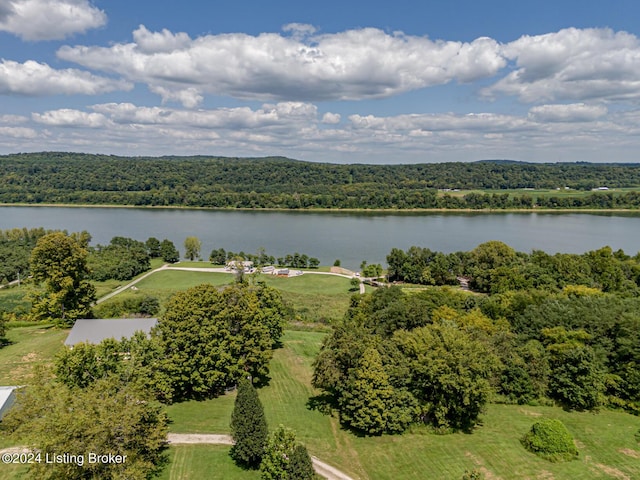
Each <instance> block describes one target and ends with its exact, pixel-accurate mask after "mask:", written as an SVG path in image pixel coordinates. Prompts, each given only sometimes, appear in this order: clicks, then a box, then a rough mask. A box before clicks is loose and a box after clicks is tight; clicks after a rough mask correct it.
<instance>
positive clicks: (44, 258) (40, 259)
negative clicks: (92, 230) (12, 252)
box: [29, 232, 96, 325]
mask: <svg viewBox="0 0 640 480" xmlns="http://www.w3.org/2000/svg"><path fill="white" fill-rule="evenodd" d="M87 254H88V253H87V250H86V249H85V248H84V247H83V246H82V245H81V244H80V242H78V241H77V240H76V239H74V238H73V237H71V236H69V235H66V234H64V233H62V232H55V233H50V234H48V235H45V236H43V237H41V238H40V239H39V240H38V242H37V244H36V246H35V247H34V249H33V251H32V252H31V258H30V260H29V263H30V266H31V275H32V276H33V281H34V282H35V283H36V284H41V285H43V287H44V290H36V291H34V292H32V293H31V295H30V299H31V302H32V309H31V318H33V319H35V320H44V319H54V320H56V321H57V322H58V323H59V324H61V325H71V324H72V323H73V321H74V320H76V319H77V318H82V317H89V316H90V315H91V304H92V303H93V302H94V301H95V299H96V290H95V287H94V286H93V285H91V284H90V283H89V281H88V280H87V278H88V276H89V270H88V268H87Z"/></svg>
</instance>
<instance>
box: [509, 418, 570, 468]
mask: <svg viewBox="0 0 640 480" xmlns="http://www.w3.org/2000/svg"><path fill="white" fill-rule="evenodd" d="M521 441H522V444H523V445H524V447H525V448H526V449H527V450H529V451H530V452H532V453H535V454H536V455H539V456H541V457H543V458H546V459H547V460H550V461H552V462H557V461H563V460H573V459H575V458H576V457H577V456H578V450H577V449H576V446H575V445H574V443H573V437H572V436H571V433H569V431H568V430H567V427H565V426H564V424H563V423H562V422H561V421H560V420H551V419H547V420H541V421H539V422H536V423H534V424H533V425H532V426H531V430H529V432H527V433H526V434H525V435H524V437H523V438H522V440H521Z"/></svg>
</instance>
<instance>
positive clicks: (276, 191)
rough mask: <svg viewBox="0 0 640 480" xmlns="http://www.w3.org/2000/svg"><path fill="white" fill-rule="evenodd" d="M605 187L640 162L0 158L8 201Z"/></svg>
mask: <svg viewBox="0 0 640 480" xmlns="http://www.w3.org/2000/svg"><path fill="white" fill-rule="evenodd" d="M602 186H606V187H609V188H619V187H636V186H640V166H638V165H615V164H575V163H571V164H569V163H559V164H533V163H525V162H517V161H513V160H485V161H481V162H471V163H437V164H410V165H366V164H364V165H363V164H352V165H344V164H329V163H312V162H303V161H298V160H291V159H288V158H283V157H265V158H229V157H209V156H190V157H176V156H170V157H161V158H151V157H149V158H147V157H119V156H110V155H88V154H78V153H63V152H42V153H29V154H15V155H5V156H0V202H3V203H33V204H37V203H74V204H116V205H166V206H173V205H175V206H178V205H183V206H201V207H217V208H398V209H404V208H479V207H477V205H484V204H485V203H486V202H485V200H484V199H481V201H480V203H478V200H477V198H475V197H474V201H473V205H474V206H472V207H469V204H467V203H466V200H464V201H463V199H450V198H445V200H442V199H441V197H442V195H438V192H437V191H438V189H441V190H444V189H446V190H472V189H473V190H476V189H477V190H486V189H492V190H506V189H524V188H527V189H555V188H560V189H563V190H564V187H570V188H571V189H575V190H582V191H589V190H591V189H593V188H597V187H602ZM476 195H477V194H476ZM510 198H511V197H510ZM505 202H506V200H504V201H501V203H500V205H499V206H500V208H504V207H505V205H506V203H505ZM509 202H511V203H513V202H512V200H509ZM509 202H507V203H509ZM494 203H495V202H494ZM521 203H522V202H519V201H518V202H517V204H515V205H513V207H514V208H520V207H521V206H522V205H521ZM556 203H557V202H556ZM605 203H606V202H605ZM530 204H531V199H530V198H526V199H525V201H524V203H523V205H525V206H526V205H530ZM486 206H489V203H486ZM509 206H512V205H509ZM578 206H583V205H578Z"/></svg>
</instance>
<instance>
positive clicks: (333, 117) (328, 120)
mask: <svg viewBox="0 0 640 480" xmlns="http://www.w3.org/2000/svg"><path fill="white" fill-rule="evenodd" d="M340 118H341V117H340V114H339V113H331V112H327V113H325V114H324V115H323V116H322V123H325V124H327V125H335V124H337V123H340Z"/></svg>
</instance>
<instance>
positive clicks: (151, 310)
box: [93, 294, 160, 318]
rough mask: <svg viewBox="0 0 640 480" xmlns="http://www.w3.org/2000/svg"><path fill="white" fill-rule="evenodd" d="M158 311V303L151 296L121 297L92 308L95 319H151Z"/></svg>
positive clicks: (156, 299)
mask: <svg viewBox="0 0 640 480" xmlns="http://www.w3.org/2000/svg"><path fill="white" fill-rule="evenodd" d="M159 311H160V301H159V300H158V298H156V297H153V296H151V295H137V294H136V295H134V296H122V295H119V296H118V297H116V298H112V299H109V300H108V301H106V302H102V303H100V304H99V305H96V306H95V307H93V313H94V315H95V317H96V318H124V317H132V316H143V317H153V316H154V315H156V314H157V313H158V312H159Z"/></svg>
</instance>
